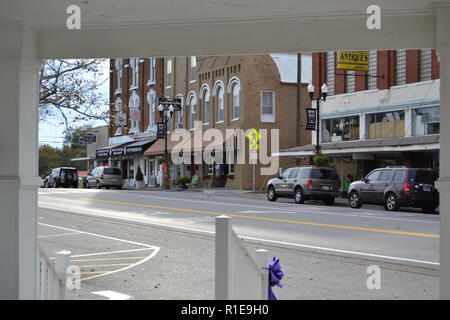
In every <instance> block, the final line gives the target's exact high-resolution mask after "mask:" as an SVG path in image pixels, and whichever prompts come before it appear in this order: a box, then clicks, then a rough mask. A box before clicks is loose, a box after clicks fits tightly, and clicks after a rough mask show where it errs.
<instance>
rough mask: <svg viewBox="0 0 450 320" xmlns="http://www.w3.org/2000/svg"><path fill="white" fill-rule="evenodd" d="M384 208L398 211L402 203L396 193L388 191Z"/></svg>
mask: <svg viewBox="0 0 450 320" xmlns="http://www.w3.org/2000/svg"><path fill="white" fill-rule="evenodd" d="M384 208H385V209H386V210H387V211H397V210H398V209H399V208H400V204H399V203H398V199H397V196H396V195H395V193H392V192H391V193H388V194H387V195H386V198H385V200H384Z"/></svg>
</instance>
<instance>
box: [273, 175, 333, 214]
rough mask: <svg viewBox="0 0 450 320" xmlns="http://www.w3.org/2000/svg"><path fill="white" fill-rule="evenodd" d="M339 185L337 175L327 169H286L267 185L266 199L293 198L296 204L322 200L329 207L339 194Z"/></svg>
mask: <svg viewBox="0 0 450 320" xmlns="http://www.w3.org/2000/svg"><path fill="white" fill-rule="evenodd" d="M340 187H341V183H340V181H339V177H338V175H337V173H336V172H335V171H334V170H333V169H331V168H327V167H314V166H307V167H294V168H289V169H286V171H284V172H283V173H282V174H281V175H279V176H278V177H277V178H273V179H270V180H269V182H268V183H267V199H268V200H269V201H275V200H277V198H278V197H293V198H294V200H295V202H296V203H303V202H305V200H316V199H317V200H323V201H324V202H325V204H326V205H328V206H331V205H333V204H334V200H335V198H336V197H337V196H339V193H340Z"/></svg>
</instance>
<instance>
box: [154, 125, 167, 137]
mask: <svg viewBox="0 0 450 320" xmlns="http://www.w3.org/2000/svg"><path fill="white" fill-rule="evenodd" d="M165 137H166V124H165V123H164V122H158V123H157V124H156V139H164V138H165Z"/></svg>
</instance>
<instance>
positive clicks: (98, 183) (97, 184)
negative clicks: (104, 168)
mask: <svg viewBox="0 0 450 320" xmlns="http://www.w3.org/2000/svg"><path fill="white" fill-rule="evenodd" d="M95 186H96V187H97V189H101V188H102V187H101V186H100V181H97V183H96V185H95Z"/></svg>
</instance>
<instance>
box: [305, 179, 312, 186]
mask: <svg viewBox="0 0 450 320" xmlns="http://www.w3.org/2000/svg"><path fill="white" fill-rule="evenodd" d="M306 187H308V188H312V187H313V181H312V180H308V182H307V183H306Z"/></svg>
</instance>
